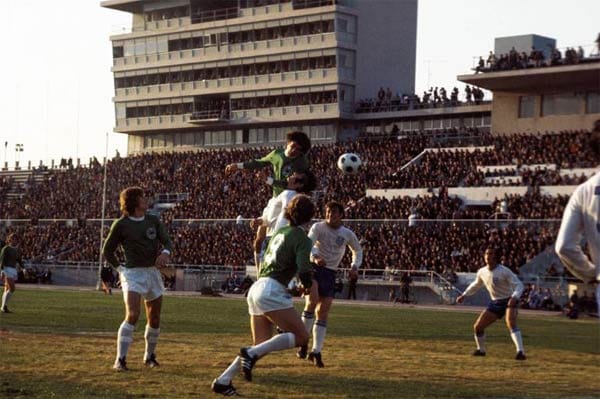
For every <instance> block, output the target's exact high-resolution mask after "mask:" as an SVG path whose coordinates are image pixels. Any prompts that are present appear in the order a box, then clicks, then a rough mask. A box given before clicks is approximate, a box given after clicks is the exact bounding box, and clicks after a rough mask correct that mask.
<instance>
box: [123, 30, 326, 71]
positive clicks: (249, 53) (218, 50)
mask: <svg viewBox="0 0 600 399" xmlns="http://www.w3.org/2000/svg"><path fill="white" fill-rule="evenodd" d="M337 46H338V40H337V37H336V33H335V32H330V33H319V34H315V35H307V36H295V37H288V38H281V39H272V40H264V41H258V42H248V43H237V44H223V45H218V46H211V47H204V48H197V49H190V50H181V51H171V52H168V53H157V54H150V55H135V56H128V57H121V58H115V59H114V60H113V65H114V66H113V68H112V70H113V72H121V71H127V70H139V69H141V68H158V67H161V66H172V65H184V64H193V63H198V62H210V61H219V60H230V59H235V58H242V57H258V56H264V55H273V54H276V53H280V52H290V51H293V52H300V51H307V50H315V49H323V48H334V47H337Z"/></svg>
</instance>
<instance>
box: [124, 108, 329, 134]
mask: <svg viewBox="0 0 600 399" xmlns="http://www.w3.org/2000/svg"><path fill="white" fill-rule="evenodd" d="M339 117H340V104H339V103H324V104H307V105H292V106H286V107H270V108H254V109H245V110H235V111H229V113H228V114H227V112H222V111H212V112H209V111H200V112H194V113H191V114H180V115H162V116H151V117H137V118H123V119H117V121H116V126H115V129H114V130H115V131H116V132H120V133H134V132H148V131H153V130H167V129H191V128H195V127H196V126H197V125H198V124H205V123H210V124H211V125H212V124H215V125H226V126H231V125H235V124H244V125H245V124H253V123H262V122H290V121H308V120H324V119H335V118H339Z"/></svg>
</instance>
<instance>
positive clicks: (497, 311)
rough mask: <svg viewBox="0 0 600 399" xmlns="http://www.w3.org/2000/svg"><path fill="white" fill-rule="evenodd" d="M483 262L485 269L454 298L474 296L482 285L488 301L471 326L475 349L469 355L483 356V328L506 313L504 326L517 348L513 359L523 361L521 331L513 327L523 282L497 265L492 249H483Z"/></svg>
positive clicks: (496, 257)
mask: <svg viewBox="0 0 600 399" xmlns="http://www.w3.org/2000/svg"><path fill="white" fill-rule="evenodd" d="M484 260H485V264H486V266H484V267H482V268H481V269H479V270H478V271H477V277H476V278H475V281H473V282H472V283H471V285H469V286H468V287H467V289H466V290H465V292H463V294H462V295H460V296H459V297H458V298H456V302H457V303H461V302H462V301H463V300H464V299H465V297H466V296H469V295H473V294H475V293H476V292H477V291H479V289H480V288H481V287H482V286H484V285H485V288H487V290H488V292H489V293H490V297H491V298H492V301H491V302H490V304H489V305H488V307H487V309H485V310H484V311H483V312H481V314H480V315H479V318H477V321H476V322H475V324H474V326H473V329H474V330H475V343H476V344H477V350H475V352H473V356H485V353H486V351H485V329H486V328H487V327H488V326H489V325H490V324H492V323H493V322H495V321H496V320H498V319H501V318H502V317H504V315H505V314H506V326H507V327H508V329H509V330H510V337H511V338H512V340H513V342H514V343H515V346H516V348H517V355H516V357H515V359H517V360H525V358H526V357H525V349H523V338H522V337H521V330H519V328H518V327H517V312H518V311H517V306H518V304H519V298H520V297H521V294H522V293H523V283H522V282H521V281H520V280H519V278H518V277H517V276H516V275H515V274H514V273H513V272H512V271H511V270H510V269H509V268H508V267H506V266H504V265H501V264H499V263H498V250H497V249H496V248H494V247H487V249H486V250H485V255H484Z"/></svg>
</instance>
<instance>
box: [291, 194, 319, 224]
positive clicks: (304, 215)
mask: <svg viewBox="0 0 600 399" xmlns="http://www.w3.org/2000/svg"><path fill="white" fill-rule="evenodd" d="M314 214H315V204H313V203H312V201H311V200H310V198H308V197H307V196H306V195H304V194H298V195H296V196H295V197H294V198H292V200H291V201H290V203H289V205H288V206H287V208H286V209H285V218H286V219H287V220H289V221H290V225H291V226H301V225H303V224H305V223H308V222H310V221H311V219H312V217H313V216H314Z"/></svg>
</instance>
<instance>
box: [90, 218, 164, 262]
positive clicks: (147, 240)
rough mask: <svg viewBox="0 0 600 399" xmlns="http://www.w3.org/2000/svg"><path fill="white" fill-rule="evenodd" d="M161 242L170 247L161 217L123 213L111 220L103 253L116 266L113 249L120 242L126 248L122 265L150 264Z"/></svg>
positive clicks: (154, 258) (156, 255)
mask: <svg viewBox="0 0 600 399" xmlns="http://www.w3.org/2000/svg"><path fill="white" fill-rule="evenodd" d="M160 244H162V246H163V247H164V249H166V250H167V251H169V252H171V251H172V244H171V239H170V238H169V235H168V234H167V230H166V229H165V226H164V224H162V222H161V221H160V219H159V218H158V217H156V216H154V215H150V214H146V215H144V217H143V218H142V219H141V220H135V219H132V218H131V217H128V216H122V217H121V218H120V219H117V220H115V221H114V222H113V224H112V226H111V227H110V232H109V233H108V237H106V241H105V242H104V248H103V249H102V253H103V254H104V257H105V258H106V260H107V261H108V263H110V264H111V265H112V266H113V267H115V268H116V267H118V266H119V260H118V259H117V257H116V255H115V251H116V249H117V247H118V246H119V245H121V246H122V247H123V252H125V265H124V266H125V267H150V266H154V264H155V263H156V258H157V257H158V255H159V253H158V251H159V249H160Z"/></svg>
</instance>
